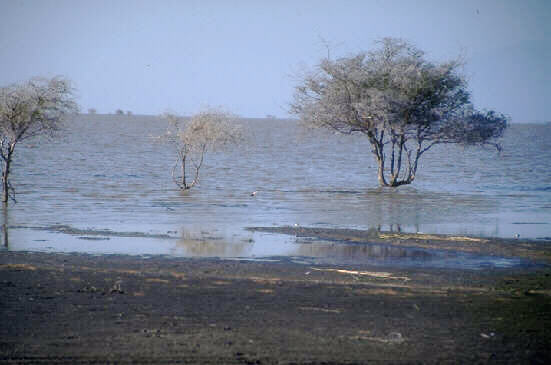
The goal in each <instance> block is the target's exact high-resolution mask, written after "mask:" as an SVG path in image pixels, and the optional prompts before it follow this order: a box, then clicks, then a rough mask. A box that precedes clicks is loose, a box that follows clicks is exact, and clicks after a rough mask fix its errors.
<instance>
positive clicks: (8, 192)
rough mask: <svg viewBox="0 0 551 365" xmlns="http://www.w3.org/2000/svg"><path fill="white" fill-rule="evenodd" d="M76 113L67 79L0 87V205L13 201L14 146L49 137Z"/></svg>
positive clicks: (39, 79)
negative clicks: (0, 169)
mask: <svg viewBox="0 0 551 365" xmlns="http://www.w3.org/2000/svg"><path fill="white" fill-rule="evenodd" d="M77 110H78V107H77V104H76V103H75V101H74V99H73V89H72V88H71V85H70V83H69V81H68V80H66V79H63V78H61V77H54V78H52V79H45V78H33V79H31V80H29V81H27V82H25V83H21V84H13V85H10V86H6V87H2V88H0V157H1V165H2V191H3V195H2V202H4V203H5V204H7V203H8V200H9V198H10V196H11V198H12V199H13V200H14V201H15V190H14V189H13V187H12V186H11V184H10V181H9V175H10V172H11V170H10V169H11V163H12V161H13V157H14V152H15V147H16V146H17V145H18V144H19V143H21V142H24V141H26V140H28V139H30V138H33V137H37V136H41V135H46V136H52V135H53V134H54V133H55V132H56V131H58V130H59V128H60V127H61V124H62V123H63V121H64V120H65V118H66V117H67V116H68V115H69V114H72V113H76V112H77Z"/></svg>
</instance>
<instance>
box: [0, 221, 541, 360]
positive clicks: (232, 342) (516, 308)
mask: <svg viewBox="0 0 551 365" xmlns="http://www.w3.org/2000/svg"><path fill="white" fill-rule="evenodd" d="M292 228H294V227H288V228H287V229H288V230H289V229H292ZM300 229H301V230H300V231H299V230H297V231H296V232H295V234H299V235H309V236H308V237H313V235H314V233H315V234H316V235H318V237H319V238H318V239H320V240H321V239H327V238H332V239H335V240H341V241H342V242H347V241H346V240H345V239H344V238H346V239H348V240H349V242H354V241H353V240H356V242H359V241H361V239H365V238H366V237H368V236H369V235H368V234H367V231H366V232H364V233H359V232H357V231H350V230H345V231H342V230H339V231H335V230H333V231H320V230H319V229H315V230H316V232H314V231H310V230H305V229H303V228H300ZM312 230H313V229H312ZM289 232H290V231H289ZM345 233H346V234H345ZM362 234H364V235H366V237H362ZM370 234H371V235H373V232H371V233H370ZM382 234H383V235H384V234H386V233H382ZM324 235H325V236H327V237H325V238H323V237H322V236H324ZM314 240H315V238H314ZM369 240H370V241H372V240H383V241H385V244H387V243H388V242H390V243H391V244H393V245H398V244H404V245H413V244H419V245H440V244H442V245H444V244H446V245H447V246H446V247H453V248H454V249H455V248H457V247H462V248H463V249H470V250H473V249H475V248H476V247H479V249H480V250H482V251H484V250H493V249H494V248H496V247H497V246H499V245H502V246H503V247H502V248H501V249H500V250H498V251H499V252H510V253H512V252H513V251H511V250H512V248H511V247H509V246H511V245H512V244H513V243H508V242H505V241H503V242H501V241H496V240H494V241H493V242H480V241H469V240H459V239H458V240H457V241H453V240H445V239H443V237H442V236H440V237H438V240H435V239H432V240H431V239H430V238H427V237H426V236H425V237H422V238H421V237H419V236H416V237H406V236H401V237H400V239H398V238H397V237H395V236H391V237H389V236H383V237H380V236H379V237H378V238H369ZM387 241H388V242H387ZM528 243H529V242H528ZM528 243H526V244H528ZM343 244H346V243H343ZM523 244H525V242H523ZM547 247H549V246H547ZM547 247H546V245H539V246H538V245H537V244H535V246H530V245H528V246H523V247H522V250H521V251H518V252H519V253H521V254H523V255H526V257H533V258H540V259H545V258H547V260H546V262H549V261H548V254H549V248H547ZM515 252H517V251H515ZM0 278H1V279H0V287H1V290H2V296H1V297H0V312H1V313H3V324H4V325H3V326H2V327H1V329H0V362H5V363H11V362H13V363H37V362H41V363H104V362H116V363H174V362H181V363H211V364H215V363H235V364H243V363H246V364H281V363H283V364H286V363H299V364H300V363H308V364H316V363H326V364H327V363H331V364H351V363H354V364H360V363H368V362H373V361H380V362H406V363H411V362H416V363H419V362H421V363H433V362H438V363H442V362H444V363H472V362H505V363H529V362H531V363H545V361H546V359H548V358H550V357H551V332H550V331H549V328H551V267H549V266H542V267H535V268H508V269H507V268H501V269H487V270H460V269H438V268H422V267H416V268H396V267H394V268H393V267H379V266H377V267H375V266H369V265H346V266H345V265H315V264H299V263H295V262H292V261H290V260H281V261H277V262H266V261H251V260H247V259H244V260H239V259H235V260H225V259H213V258H202V259H195V258H178V257H164V256H148V257H147V258H144V257H138V256H130V255H92V254H59V253H43V252H17V251H2V252H0ZM435 348H438V349H439V351H434V349H435Z"/></svg>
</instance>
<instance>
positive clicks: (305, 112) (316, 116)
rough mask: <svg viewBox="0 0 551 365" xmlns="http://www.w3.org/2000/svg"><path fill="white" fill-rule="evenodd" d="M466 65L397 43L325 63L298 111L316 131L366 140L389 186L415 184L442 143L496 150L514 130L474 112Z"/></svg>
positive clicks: (302, 93)
mask: <svg viewBox="0 0 551 365" xmlns="http://www.w3.org/2000/svg"><path fill="white" fill-rule="evenodd" d="M460 66H461V63H460V62H458V61H450V62H446V63H442V64H434V63H431V62H429V61H427V60H426V59H425V58H424V54H423V52H422V51H421V50H419V49H417V48H415V47H414V46H412V45H411V44H409V43H407V42H405V41H403V40H401V39H395V38H385V39H383V40H381V41H380V48H378V49H376V50H374V51H372V52H368V53H360V54H358V55H356V56H353V57H347V58H341V59H337V60H331V59H329V58H326V59H323V60H322V61H321V63H320V64H319V65H318V67H317V68H316V70H315V71H314V72H312V73H310V74H308V75H306V76H305V77H304V79H303V80H302V81H301V83H300V84H299V85H298V86H297V87H296V91H295V96H294V101H293V103H292V104H291V111H292V112H293V113H295V114H297V115H298V116H300V118H301V119H302V120H303V121H304V122H306V123H307V124H308V125H311V126H317V127H325V128H329V129H332V130H335V131H338V132H340V133H344V134H352V133H362V134H364V135H365V136H366V137H367V138H368V140H369V142H370V144H371V147H372V153H373V154H374V156H375V158H376V160H377V164H378V180H379V184H380V185H381V186H391V187H396V186H400V185H404V184H410V183H412V182H413V180H414V179H415V176H416V173H417V168H418V162H419V159H420V158H421V156H422V155H423V154H424V153H425V152H427V151H428V150H429V149H430V148H431V147H433V146H434V145H436V144H442V143H457V144H464V145H488V144H489V145H493V146H496V147H498V149H499V145H498V144H497V142H496V140H497V139H498V138H499V137H501V136H502V134H503V131H504V130H505V128H506V127H507V118H506V117H505V116H504V115H502V114H499V113H496V112H493V111H488V112H481V111H477V110H475V109H474V108H473V106H472V104H471V102H470V95H469V92H468V91H467V85H466V82H465V80H464V78H463V77H462V76H461V75H460V73H459V68H460Z"/></svg>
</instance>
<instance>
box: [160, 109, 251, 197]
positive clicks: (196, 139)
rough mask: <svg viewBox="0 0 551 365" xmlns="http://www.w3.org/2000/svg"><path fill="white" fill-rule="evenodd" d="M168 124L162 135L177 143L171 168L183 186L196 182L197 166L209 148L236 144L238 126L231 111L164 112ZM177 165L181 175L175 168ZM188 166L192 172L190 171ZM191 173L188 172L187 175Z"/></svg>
mask: <svg viewBox="0 0 551 365" xmlns="http://www.w3.org/2000/svg"><path fill="white" fill-rule="evenodd" d="M164 118H166V119H167V120H168V122H169V128H168V131H167V133H166V134H165V136H164V139H165V140H166V141H168V142H170V143H171V144H172V145H174V146H175V147H176V151H177V153H178V160H177V162H176V164H175V165H174V167H173V169H172V178H173V180H174V182H175V183H176V185H177V186H178V187H179V188H180V189H182V190H188V189H191V188H192V187H193V186H195V185H196V184H197V183H198V182H199V170H200V169H201V167H202V166H203V161H204V158H205V155H206V153H207V152H208V151H214V150H217V149H219V148H221V147H223V146H227V145H230V144H236V143H238V142H239V141H240V140H241V130H240V128H239V126H237V125H236V123H235V121H236V117H235V116H234V115H232V114H231V113H228V112H225V111H222V110H218V109H207V110H205V111H202V112H200V113H198V114H195V115H193V116H192V117H190V118H184V117H180V116H178V115H174V114H165V115H164ZM178 167H180V173H181V175H180V176H177V175H176V170H177V169H178ZM189 170H192V173H191V174H189ZM188 175H190V176H188Z"/></svg>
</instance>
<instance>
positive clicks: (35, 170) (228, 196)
mask: <svg viewBox="0 0 551 365" xmlns="http://www.w3.org/2000/svg"><path fill="white" fill-rule="evenodd" d="M240 123H241V124H242V125H243V126H244V130H245V131H246V135H247V141H246V143H244V144H243V145H241V146H238V147H235V148H232V149H231V150H228V151H224V152H217V153H212V154H208V155H207V156H206V161H205V166H204V167H203V169H202V170H201V182H200V186H198V187H196V188H194V189H192V190H191V191H187V192H181V191H180V190H179V189H178V188H177V187H176V186H175V185H174V183H173V182H172V179H171V175H170V172H171V169H172V166H173V165H174V163H175V161H176V153H175V150H174V148H173V147H172V146H170V145H166V144H162V143H159V141H158V139H156V138H155V137H156V136H159V135H161V134H163V133H164V131H165V129H166V123H165V122H164V121H162V120H159V119H157V118H155V117H146V116H114V115H108V116H105V115H82V116H79V117H77V118H76V120H74V121H73V122H72V123H70V124H69V125H68V126H67V130H66V131H65V132H64V133H63V135H61V136H60V137H59V138H57V139H55V140H53V141H45V142H41V143H39V142H38V141H30V142H29V143H27V144H26V145H20V146H18V150H17V151H16V161H15V166H14V168H13V180H12V183H13V184H14V186H15V187H16V189H17V204H12V205H10V208H9V211H8V212H7V214H5V215H4V217H3V219H4V221H5V220H7V222H8V226H9V227H10V228H9V232H8V233H9V249H12V250H40V251H61V252H88V253H129V254H142V255H143V254H167V255H177V256H222V257H266V256H308V257H319V258H320V257H321V258H323V257H326V258H327V257H330V256H331V255H333V256H337V257H339V254H338V252H336V251H334V252H333V253H331V251H330V250H329V252H326V251H327V249H326V248H327V246H324V247H325V248H324V249H317V250H316V249H314V246H312V245H310V246H304V245H305V243H303V244H299V243H296V240H295V239H294V237H289V236H280V235H273V234H263V233H258V232H257V233H252V232H248V231H246V230H244V229H243V228H244V227H248V226H274V225H295V224H298V225H302V226H319V227H340V228H359V229H368V228H374V227H375V228H377V227H380V228H381V229H383V230H387V229H390V228H391V227H392V229H397V227H398V226H399V227H400V229H401V230H402V231H405V232H424V233H453V234H466V235H475V236H489V237H493V236H495V237H513V236H515V235H516V234H520V236H521V237H523V238H530V239H538V238H543V237H549V236H551V126H550V125H523V124H516V125H512V126H510V128H509V129H508V130H507V132H506V135H505V137H504V139H503V141H502V144H503V151H502V153H501V154H498V153H497V152H496V151H495V150H492V149H480V148H468V149H463V148H462V147H456V146H437V147H435V148H433V149H432V150H430V151H429V152H427V153H426V155H425V156H424V157H423V158H422V159H421V166H420V168H419V171H418V174H417V179H416V181H415V182H414V183H413V185H410V186H403V187H400V188H398V189H389V188H384V189H382V188H378V187H377V180H376V165H375V162H374V160H373V157H372V155H371V153H370V147H369V145H368V143H367V141H366V140H365V139H364V138H362V137H361V136H353V137H350V136H339V135H332V134H329V133H328V132H312V131H306V130H303V129H301V128H300V127H299V126H298V124H297V122H296V121H293V120H270V119H241V120H240ZM33 143H34V144H33ZM252 191H257V192H258V193H257V195H256V196H254V197H251V195H250V194H251V192H252ZM57 225H64V226H69V227H70V228H72V229H74V230H73V231H71V230H68V229H65V230H64V229H59V228H56V227H53V226H57ZM79 230H80V231H79ZM106 230H110V232H107V231H106ZM165 236H168V237H165ZM305 250H306V251H305ZM324 250H325V251H324ZM335 250H338V249H335ZM380 251H381V252H383V251H385V250H383V249H381V250H380ZM387 251H389V250H387ZM305 252H308V254H305ZM393 255H398V257H402V256H408V255H409V256H412V257H413V256H416V255H415V254H404V252H401V253H391V252H386V253H384V252H383V253H382V254H380V256H381V257H384V258H385V259H389V258H392V257H393ZM344 256H346V257H360V259H361V257H364V258H365V259H368V258H374V257H377V255H376V254H375V253H373V252H372V253H364V254H359V253H348V254H346V255H344ZM417 256H419V255H417ZM421 256H423V255H421ZM343 260H344V259H343Z"/></svg>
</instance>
